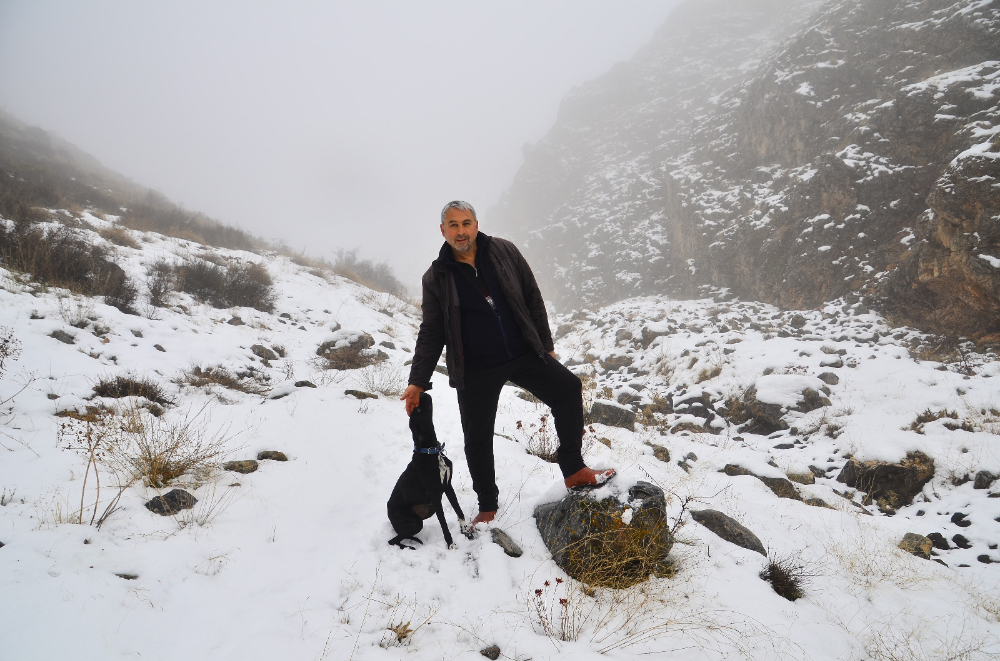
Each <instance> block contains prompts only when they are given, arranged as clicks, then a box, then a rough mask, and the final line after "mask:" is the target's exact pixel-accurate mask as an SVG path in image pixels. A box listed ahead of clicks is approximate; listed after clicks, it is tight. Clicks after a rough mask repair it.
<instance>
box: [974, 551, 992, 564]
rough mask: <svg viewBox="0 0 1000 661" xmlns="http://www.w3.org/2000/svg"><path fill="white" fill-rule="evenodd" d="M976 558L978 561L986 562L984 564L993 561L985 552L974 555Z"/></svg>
mask: <svg viewBox="0 0 1000 661" xmlns="http://www.w3.org/2000/svg"><path fill="white" fill-rule="evenodd" d="M976 560H978V561H979V562H981V563H983V564H986V565H988V564H990V563H991V562H993V559H992V558H990V556H988V555H986V554H985V553H984V554H982V555H977V556H976Z"/></svg>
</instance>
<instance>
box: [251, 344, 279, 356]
mask: <svg viewBox="0 0 1000 661" xmlns="http://www.w3.org/2000/svg"><path fill="white" fill-rule="evenodd" d="M250 351H251V352H252V353H253V355H255V356H257V357H258V358H260V359H261V360H278V354H276V353H274V352H273V351H271V350H270V349H268V348H267V347H265V346H264V345H263V344H255V345H253V346H252V347H250Z"/></svg>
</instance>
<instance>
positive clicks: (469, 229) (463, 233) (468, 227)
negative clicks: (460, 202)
mask: <svg viewBox="0 0 1000 661" xmlns="http://www.w3.org/2000/svg"><path fill="white" fill-rule="evenodd" d="M477 234H479V223H478V222H477V221H476V219H475V218H473V217H472V212H471V211H463V210H462V209H448V211H446V212H445V214H444V222H443V223H441V236H443V237H444V240H445V241H446V242H447V243H448V245H449V246H451V247H452V249H453V250H454V251H455V252H460V253H466V252H469V250H470V249H471V248H472V246H473V245H474V244H475V242H476V235H477Z"/></svg>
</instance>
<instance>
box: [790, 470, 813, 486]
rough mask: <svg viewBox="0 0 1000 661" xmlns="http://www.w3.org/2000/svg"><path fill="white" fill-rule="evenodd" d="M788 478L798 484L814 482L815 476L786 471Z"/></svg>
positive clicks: (810, 473) (809, 473)
mask: <svg viewBox="0 0 1000 661" xmlns="http://www.w3.org/2000/svg"><path fill="white" fill-rule="evenodd" d="M788 479H789V480H791V481H792V482H796V483H798V484H816V476H815V475H813V474H812V471H810V472H808V473H788Z"/></svg>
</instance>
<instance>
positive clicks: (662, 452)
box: [646, 443, 670, 464]
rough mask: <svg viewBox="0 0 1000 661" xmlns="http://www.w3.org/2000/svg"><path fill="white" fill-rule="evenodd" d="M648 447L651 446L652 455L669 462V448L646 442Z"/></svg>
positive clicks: (666, 462)
mask: <svg viewBox="0 0 1000 661" xmlns="http://www.w3.org/2000/svg"><path fill="white" fill-rule="evenodd" d="M646 445H648V446H649V447H651V448H653V456H654V457H656V458H657V459H659V460H660V461H662V462H663V463H665V464H669V463H670V450H668V449H667V448H665V447H663V446H662V445H657V444H655V443H646Z"/></svg>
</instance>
